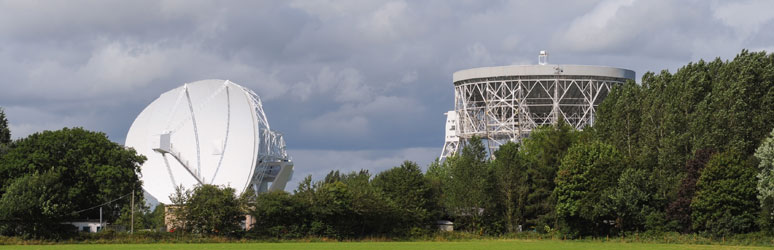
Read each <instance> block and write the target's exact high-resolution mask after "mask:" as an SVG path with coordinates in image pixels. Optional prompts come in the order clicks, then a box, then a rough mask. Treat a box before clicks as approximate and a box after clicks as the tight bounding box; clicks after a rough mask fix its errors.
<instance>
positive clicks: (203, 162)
mask: <svg viewBox="0 0 774 250" xmlns="http://www.w3.org/2000/svg"><path fill="white" fill-rule="evenodd" d="M125 145H126V146H127V147H132V148H134V149H135V150H136V151H137V153H139V154H142V155H145V156H146V157H148V160H147V161H146V162H145V163H144V164H143V165H142V168H141V173H142V176H141V180H142V181H143V189H145V191H146V192H147V193H148V194H150V195H152V196H153V197H154V198H156V199H157V200H158V201H159V202H161V203H166V204H169V203H170V200H169V196H170V195H171V194H173V193H174V192H175V187H177V186H179V185H183V186H184V187H186V188H191V187H193V186H195V185H201V184H213V185H223V186H230V187H232V188H234V189H236V190H237V192H244V191H245V190H247V189H248V188H252V189H253V190H254V191H256V192H265V191H268V190H284V189H285V184H287V182H288V180H290V178H291V176H292V175H293V163H292V161H291V160H290V158H289V157H288V155H287V153H286V152H285V140H284V139H283V137H282V134H281V133H279V132H277V131H274V130H271V128H270V127H269V122H268V120H267V119H266V114H265V113H264V112H263V105H262V104H261V99H260V98H259V97H258V95H256V94H255V93H254V92H253V91H251V90H250V89H248V88H245V87H243V86H240V85H238V84H236V83H233V82H231V81H228V80H202V81H198V82H193V83H187V84H184V85H183V86H180V87H177V88H175V89H172V90H170V91H167V92H165V93H163V94H161V96H159V98H158V99H156V100H155V101H153V102H152V103H151V104H150V105H148V107H146V108H145V109H144V110H143V111H142V112H141V113H140V115H138V116H137V118H136V119H135V120H134V123H132V127H131V128H129V133H128V134H127V135H126V143H125Z"/></svg>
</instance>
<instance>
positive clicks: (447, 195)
mask: <svg viewBox="0 0 774 250" xmlns="http://www.w3.org/2000/svg"><path fill="white" fill-rule="evenodd" d="M486 163H487V157H486V149H485V148H484V145H483V143H482V142H481V139H480V138H478V137H473V138H471V139H470V140H469V141H468V143H467V145H465V147H464V148H463V149H462V154H460V155H459V156H456V155H454V156H452V157H448V158H446V161H445V162H444V165H445V166H444V168H447V169H446V172H447V178H448V179H446V180H445V181H444V182H443V183H444V184H443V193H444V206H445V207H446V209H447V211H449V213H450V214H451V215H452V216H453V217H454V218H455V227H457V226H459V227H460V228H464V229H467V230H470V231H473V230H475V231H481V230H483V229H484V227H485V226H486V225H484V223H483V220H482V219H483V211H484V210H485V209H486V208H487V206H488V205H490V204H489V201H490V200H489V198H490V197H489V193H487V190H486V188H487V181H488V169H487V164H486Z"/></svg>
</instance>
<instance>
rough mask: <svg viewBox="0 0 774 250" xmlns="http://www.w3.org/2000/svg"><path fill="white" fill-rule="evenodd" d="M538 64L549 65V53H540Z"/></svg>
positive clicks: (543, 51) (542, 51)
mask: <svg viewBox="0 0 774 250" xmlns="http://www.w3.org/2000/svg"><path fill="white" fill-rule="evenodd" d="M538 64H540V65H546V64H548V52H547V51H545V50H541V51H540V55H539V56H538Z"/></svg>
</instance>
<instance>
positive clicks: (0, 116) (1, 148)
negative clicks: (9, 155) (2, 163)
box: [0, 107, 11, 158]
mask: <svg viewBox="0 0 774 250" xmlns="http://www.w3.org/2000/svg"><path fill="white" fill-rule="evenodd" d="M9 144H11V129H9V128H8V119H6V118H5V111H4V110H3V107H0V158H2V157H3V155H4V154H5V153H6V151H8V145H9Z"/></svg>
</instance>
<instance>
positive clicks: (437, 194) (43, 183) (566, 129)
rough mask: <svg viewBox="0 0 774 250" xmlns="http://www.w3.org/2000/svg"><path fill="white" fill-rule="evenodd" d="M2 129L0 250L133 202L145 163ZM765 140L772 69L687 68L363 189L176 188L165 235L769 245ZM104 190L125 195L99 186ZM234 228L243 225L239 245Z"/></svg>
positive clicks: (121, 210)
mask: <svg viewBox="0 0 774 250" xmlns="http://www.w3.org/2000/svg"><path fill="white" fill-rule="evenodd" d="M0 118H2V119H0V221H2V222H3V223H4V224H0V234H5V235H25V234H32V235H37V234H39V233H41V232H45V230H46V229H45V226H48V225H60V224H58V223H60V222H61V221H63V220H65V219H69V218H76V215H75V214H73V212H78V211H79V209H83V208H84V207H89V206H91V205H87V204H99V203H101V202H105V201H110V200H114V199H116V198H120V197H122V195H125V194H126V193H128V192H130V191H131V189H133V188H134V189H135V190H136V189H137V187H138V185H139V180H138V179H136V178H135V177H136V176H137V174H138V172H139V171H138V168H137V166H139V164H140V163H142V162H143V161H144V158H142V157H141V156H136V154H135V153H134V152H133V151H132V150H128V151H124V150H122V149H121V148H118V147H116V145H114V144H111V143H108V142H109V141H107V139H106V138H104V137H105V136H104V134H94V133H90V132H87V131H82V130H80V129H65V130H62V131H54V132H50V131H49V132H43V133H39V134H35V135H32V136H30V137H28V138H26V139H22V140H18V141H15V142H10V140H9V139H8V138H10V136H6V135H5V134H6V132H4V131H7V129H5V130H4V129H3V127H4V126H5V127H7V125H4V126H3V122H4V120H5V118H4V115H3V114H2V110H0ZM6 123H7V122H6ZM773 129H774V54H768V55H767V54H766V53H765V52H756V53H751V52H748V51H746V50H745V51H742V53H740V54H739V55H737V56H736V58H734V60H731V61H721V60H719V59H716V60H714V61H712V62H704V61H699V62H697V63H690V64H688V65H686V66H684V67H682V68H680V69H679V70H678V71H677V72H675V73H674V74H672V73H669V72H667V71H662V72H660V73H659V74H655V73H646V74H645V75H644V76H643V77H642V82H641V83H640V84H636V83H634V82H628V83H626V84H624V85H622V86H617V87H615V88H614V89H613V90H611V92H610V95H609V96H607V98H606V99H605V101H604V102H603V103H602V104H601V105H600V106H599V108H598V109H597V117H596V120H595V121H594V126H593V127H588V128H586V129H585V130H583V131H576V130H574V129H573V128H572V127H570V126H569V125H567V124H565V123H559V124H556V125H553V126H544V127H540V128H537V129H535V130H533V131H532V132H531V134H530V136H529V137H528V138H526V139H524V140H522V141H521V142H519V143H507V144H504V145H502V146H500V148H499V149H498V150H497V151H495V152H492V154H491V155H490V154H488V152H487V151H486V148H485V147H484V145H483V144H484V143H482V141H481V140H480V139H479V138H473V139H471V140H469V141H468V142H467V143H466V145H464V147H463V149H462V151H461V152H460V154H458V155H454V156H451V157H449V158H447V159H446V160H445V161H443V162H439V161H436V162H433V163H431V164H430V165H429V166H428V167H427V171H426V172H423V171H421V168H420V167H419V166H417V165H416V164H415V163H413V162H409V161H407V162H404V163H403V164H401V165H400V166H396V167H394V168H392V169H389V170H387V171H384V172H381V173H376V174H375V175H372V174H371V173H369V172H368V171H365V170H362V171H359V172H352V173H340V172H338V171H331V172H330V173H329V174H328V175H327V176H325V178H323V179H321V180H319V181H312V178H311V176H310V177H306V178H305V179H304V180H303V181H302V182H301V183H300V185H299V186H298V188H297V189H296V190H295V191H293V192H292V193H287V192H270V193H263V194H259V195H255V194H252V193H249V192H248V193H244V194H240V195H237V194H236V191H235V190H233V189H231V188H228V187H217V186H209V185H203V186H196V187H193V189H191V190H185V189H182V188H180V189H179V190H178V192H177V193H176V194H174V195H173V196H172V197H171V198H172V200H173V202H174V203H175V204H173V205H178V206H175V207H174V208H173V209H172V210H174V213H173V214H174V215H175V217H176V218H178V219H179V221H178V222H177V223H176V224H175V225H174V226H173V228H170V229H173V230H175V231H181V232H183V233H189V232H190V233H195V234H204V235H230V236H235V237H254V238H303V237H330V238H337V239H347V238H362V237H415V236H423V235H429V234H430V233H432V232H434V231H436V230H437V228H436V222H437V221H439V220H450V221H453V222H454V227H455V231H458V230H462V231H466V232H469V233H473V234H478V235H502V234H507V233H513V232H518V231H535V232H539V233H549V234H556V233H561V234H562V235H565V236H567V237H568V238H574V237H582V236H589V235H591V236H608V235H609V236H617V235H627V234H631V233H636V232H680V233H699V234H704V235H707V236H728V235H733V234H739V233H749V232H755V231H763V232H768V233H772V232H774V131H773ZM63 142H66V143H63ZM65 152H67V153H65ZM81 166H85V167H86V169H85V170H84V169H80V170H79V169H77V168H78V167H81ZM88 169H92V170H90V171H87V170H88ZM84 171H86V172H84ZM92 178H96V180H104V181H96V182H95V181H94V180H92ZM100 178H102V179H100ZM114 178H115V179H114ZM113 180H115V181H119V180H129V181H125V182H122V183H117V182H116V184H115V185H114V186H105V185H102V184H100V183H111V182H112V181H113ZM83 185H98V186H83ZM85 190H96V191H95V192H91V193H84V192H85ZM73 195H75V196H73ZM76 198H77V199H76ZM138 198H139V197H138ZM119 200H120V202H117V203H115V204H113V203H111V204H112V205H111V207H110V209H109V212H110V215H109V216H110V217H108V218H109V219H110V220H111V222H112V221H116V222H121V221H124V223H126V222H125V221H126V220H125V219H126V218H127V217H126V214H127V213H126V211H127V208H128V207H127V204H126V200H125V199H119ZM161 211H163V208H161V207H159V208H157V209H156V210H155V213H152V214H151V213H150V211H147V208H146V209H145V216H143V217H141V218H147V219H141V220H145V222H142V223H146V224H144V225H146V226H147V225H158V224H159V223H160V222H159V221H160V218H161ZM84 213H90V214H93V213H94V212H93V211H89V212H84ZM245 214H247V215H250V216H251V217H252V218H254V220H255V224H254V225H253V227H252V228H251V229H250V230H248V231H247V232H245V231H242V230H241V225H240V221H241V220H242V219H243V217H242V216H243V215H245ZM81 216H82V215H81ZM154 221H155V222H154ZM135 223H138V222H137V221H135Z"/></svg>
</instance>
